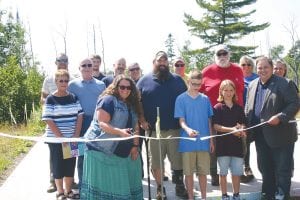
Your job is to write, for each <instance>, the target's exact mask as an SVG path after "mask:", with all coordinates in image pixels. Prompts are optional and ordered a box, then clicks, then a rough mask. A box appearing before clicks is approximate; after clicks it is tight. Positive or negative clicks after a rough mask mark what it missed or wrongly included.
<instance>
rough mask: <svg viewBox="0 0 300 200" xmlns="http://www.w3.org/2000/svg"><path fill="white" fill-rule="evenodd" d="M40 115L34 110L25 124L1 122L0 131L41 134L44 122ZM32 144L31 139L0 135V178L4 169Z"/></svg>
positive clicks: (30, 134) (16, 133)
mask: <svg viewBox="0 0 300 200" xmlns="http://www.w3.org/2000/svg"><path fill="white" fill-rule="evenodd" d="M40 115H41V112H40V111H36V112H35V113H34V114H33V115H32V117H31V119H29V120H28V123H27V125H25V124H21V125H18V126H16V125H11V124H7V123H6V124H1V125H0V132H2V133H6V134H11V135H20V136H37V135H41V134H42V133H43V129H44V123H43V122H42V121H41V120H40V118H41V117H40ZM33 145H34V142H31V141H26V140H20V139H12V138H5V137H0V178H2V176H3V175H4V172H5V170H7V169H9V168H10V167H11V166H12V165H13V164H14V161H15V159H16V158H17V157H18V156H19V155H21V154H23V153H27V152H28V151H29V150H30V148H31V147H32V146H33Z"/></svg>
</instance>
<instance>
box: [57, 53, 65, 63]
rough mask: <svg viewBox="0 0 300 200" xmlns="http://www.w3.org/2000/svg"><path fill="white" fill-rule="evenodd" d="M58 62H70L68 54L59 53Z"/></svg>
mask: <svg viewBox="0 0 300 200" xmlns="http://www.w3.org/2000/svg"><path fill="white" fill-rule="evenodd" d="M55 61H56V62H57V63H66V64H67V63H68V56H67V55H66V54H64V53H61V54H59V55H58V56H57V57H56V60H55Z"/></svg>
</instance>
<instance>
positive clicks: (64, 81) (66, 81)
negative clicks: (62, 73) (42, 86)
mask: <svg viewBox="0 0 300 200" xmlns="http://www.w3.org/2000/svg"><path fill="white" fill-rule="evenodd" d="M58 82H60V83H69V80H58Z"/></svg>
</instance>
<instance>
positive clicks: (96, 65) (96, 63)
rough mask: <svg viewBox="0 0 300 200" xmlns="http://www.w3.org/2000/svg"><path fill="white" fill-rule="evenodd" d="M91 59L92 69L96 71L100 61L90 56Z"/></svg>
mask: <svg viewBox="0 0 300 200" xmlns="http://www.w3.org/2000/svg"><path fill="white" fill-rule="evenodd" d="M92 61H93V71H95V72H98V71H99V68H100V65H101V61H100V60H99V59H97V58H92Z"/></svg>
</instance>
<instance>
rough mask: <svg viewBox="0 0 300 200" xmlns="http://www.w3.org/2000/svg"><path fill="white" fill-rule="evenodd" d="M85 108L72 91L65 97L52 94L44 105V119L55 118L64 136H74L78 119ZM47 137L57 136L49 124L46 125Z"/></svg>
mask: <svg viewBox="0 0 300 200" xmlns="http://www.w3.org/2000/svg"><path fill="white" fill-rule="evenodd" d="M82 114H83V110H82V108H81V105H80V103H79V100H78V98H77V97H76V96H75V95H74V94H72V93H70V94H68V95H67V96H64V97H57V96H54V95H52V94H50V95H49V96H48V97H47V99H46V103H45V105H44V109H43V114H42V120H43V121H46V120H53V121H54V123H55V125H56V126H57V128H58V129H59V130H60V132H61V133H62V134H63V136H64V137H72V136H73V135H74V133H75V128H76V121H77V117H78V116H79V115H82ZM46 135H47V137H55V135H54V133H53V132H52V130H51V129H50V128H49V126H48V125H47V126H46Z"/></svg>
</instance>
